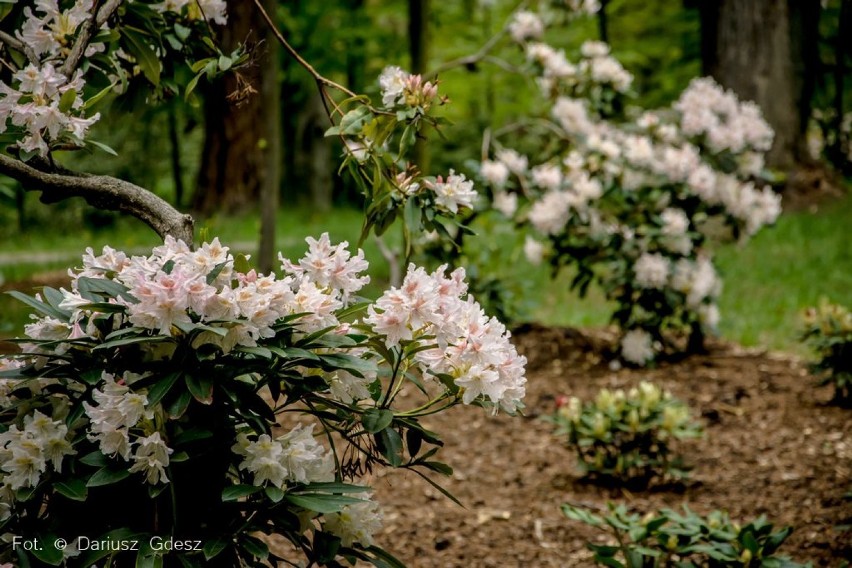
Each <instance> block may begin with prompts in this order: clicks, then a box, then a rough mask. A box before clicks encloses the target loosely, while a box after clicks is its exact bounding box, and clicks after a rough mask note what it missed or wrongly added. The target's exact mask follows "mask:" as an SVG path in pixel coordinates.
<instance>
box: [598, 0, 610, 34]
mask: <svg viewBox="0 0 852 568" xmlns="http://www.w3.org/2000/svg"><path fill="white" fill-rule="evenodd" d="M608 3H609V0H601V8H600V10H598V35H599V36H600V38H601V41H602V42H604V43H609V22H608V21H607V17H606V16H607V14H606V5H607V4H608Z"/></svg>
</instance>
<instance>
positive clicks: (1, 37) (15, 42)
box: [0, 31, 41, 67]
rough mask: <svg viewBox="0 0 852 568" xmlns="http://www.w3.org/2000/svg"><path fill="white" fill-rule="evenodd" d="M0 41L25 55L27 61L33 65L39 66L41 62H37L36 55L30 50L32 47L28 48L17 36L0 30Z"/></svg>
mask: <svg viewBox="0 0 852 568" xmlns="http://www.w3.org/2000/svg"><path fill="white" fill-rule="evenodd" d="M0 43H5V44H6V45H8V46H9V47H11V48H12V49H16V50H18V51H20V52H21V53H23V54H24V55H26V56H27V59H28V60H29V62H30V63H32V64H33V65H35V66H36V67H39V66H41V63H40V62H39V60H38V57H36V54H35V52H34V51H33V50H32V48H30V46H28V45H27V44H25V43H24V42H22V41H21V40H19V39H18V38H16V37H14V36H12V35H9V34H7V33H6V32H4V31H0Z"/></svg>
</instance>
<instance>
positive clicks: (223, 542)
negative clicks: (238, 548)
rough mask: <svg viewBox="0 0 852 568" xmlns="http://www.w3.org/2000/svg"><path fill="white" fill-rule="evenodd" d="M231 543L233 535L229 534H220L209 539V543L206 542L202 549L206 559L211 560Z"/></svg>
mask: <svg viewBox="0 0 852 568" xmlns="http://www.w3.org/2000/svg"><path fill="white" fill-rule="evenodd" d="M229 544H231V537H228V536H220V537H219V538H214V539H213V540H209V541H207V543H205V544H204V548H202V549H201V550H202V552H203V553H204V559H205V560H210V559H212V558H215V557H216V556H218V555H219V553H220V552H222V551H223V550H225V548H226V547H227V546H228V545H229Z"/></svg>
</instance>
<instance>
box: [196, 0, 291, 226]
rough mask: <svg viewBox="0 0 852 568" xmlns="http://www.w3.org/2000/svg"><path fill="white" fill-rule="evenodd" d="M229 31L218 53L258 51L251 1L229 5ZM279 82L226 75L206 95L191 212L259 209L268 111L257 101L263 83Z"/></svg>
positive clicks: (254, 71)
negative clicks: (244, 47) (242, 47)
mask: <svg viewBox="0 0 852 568" xmlns="http://www.w3.org/2000/svg"><path fill="white" fill-rule="evenodd" d="M228 14H229V16H228V25H227V26H226V27H225V29H224V30H223V31H222V34H221V44H222V50H223V51H224V52H228V51H230V50H231V49H233V48H234V47H236V46H237V45H238V44H240V43H249V44H253V45H255V46H256V45H257V42H258V41H259V40H260V39H262V37H263V36H262V33H263V32H262V31H261V30H263V29H264V28H263V26H264V23H263V21H262V19H261V18H260V16H259V14H258V11H257V10H256V9H255V8H254V4H253V3H252V2H251V0H228ZM267 80H273V81H274V80H277V78H276V76H272V77H269V76H267V74H265V73H260V72H259V69H258V68H257V66H255V67H252V68H248V69H241V70H240V71H239V72H235V73H228V74H227V75H226V76H225V77H224V78H223V80H219V81H217V82H215V83H214V84H213V85H211V86H210V88H209V89H208V90H207V93H206V96H205V100H204V103H205V104H204V123H205V138H204V148H203V150H202V157H201V168H200V171H199V174H198V187H197V188H196V192H195V197H194V200H193V205H194V209H195V210H197V211H200V212H202V213H211V212H213V211H217V212H222V213H232V212H236V211H239V210H243V209H246V208H248V207H249V206H250V205H253V204H255V203H257V201H258V198H259V196H260V188H261V183H262V177H263V175H264V166H265V165H266V160H265V157H264V155H263V153H262V152H261V151H259V143H260V139H261V138H262V137H263V136H264V124H265V123H266V117H267V109H265V108H264V106H263V101H262V99H261V97H259V96H255V94H256V93H257V92H259V91H262V90H263V82H264V81H267Z"/></svg>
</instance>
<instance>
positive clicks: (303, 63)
mask: <svg viewBox="0 0 852 568" xmlns="http://www.w3.org/2000/svg"><path fill="white" fill-rule="evenodd" d="M254 5H255V6H257V9H258V10H259V11H260V15H261V16H263V19H264V20H266V23H267V25H268V26H269V28H270V29H271V30H272V33H273V34H274V35H275V39H277V40H278V43H280V44H281V45H282V46H284V49H286V50H287V53H289V54H290V56H291V57H292V58H293V59H295V60H296V62H297V63H298V64H299V65H301V66H302V67H304V68H305V70H306V71H307V72H308V73H310V74H311V76H312V77H313V78H314V79H315V80H316V81H317V82H318V83H322V84H323V85H327V86H329V87H331V88H333V89H337V90H338V91H340V92H342V93H346V94H347V95H349V96H350V97H357V96H358V95H356V94H355V93H354V92H352V91H350V90H349V89H347V88H346V87H344V86H343V85H341V84H340V83H335V82H334V81H332V80H331V79H328V78H326V77H324V76H323V75H320V73H319V72H318V71H317V70H316V69H314V66H313V65H311V64H310V63H308V62H307V61H306V60H305V59H304V58H303V57H302V56H301V55H299V52H298V51H296V50H295V49H293V46H292V45H290V43H289V42H288V41H287V38H285V37H284V35H283V34H282V33H281V31H280V30H279V29H278V26H277V25H275V22H274V21H273V20H272V18H271V17H270V16H269V14H268V13H267V12H266V9H264V7H263V4H262V3H261V1H260V0H254Z"/></svg>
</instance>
